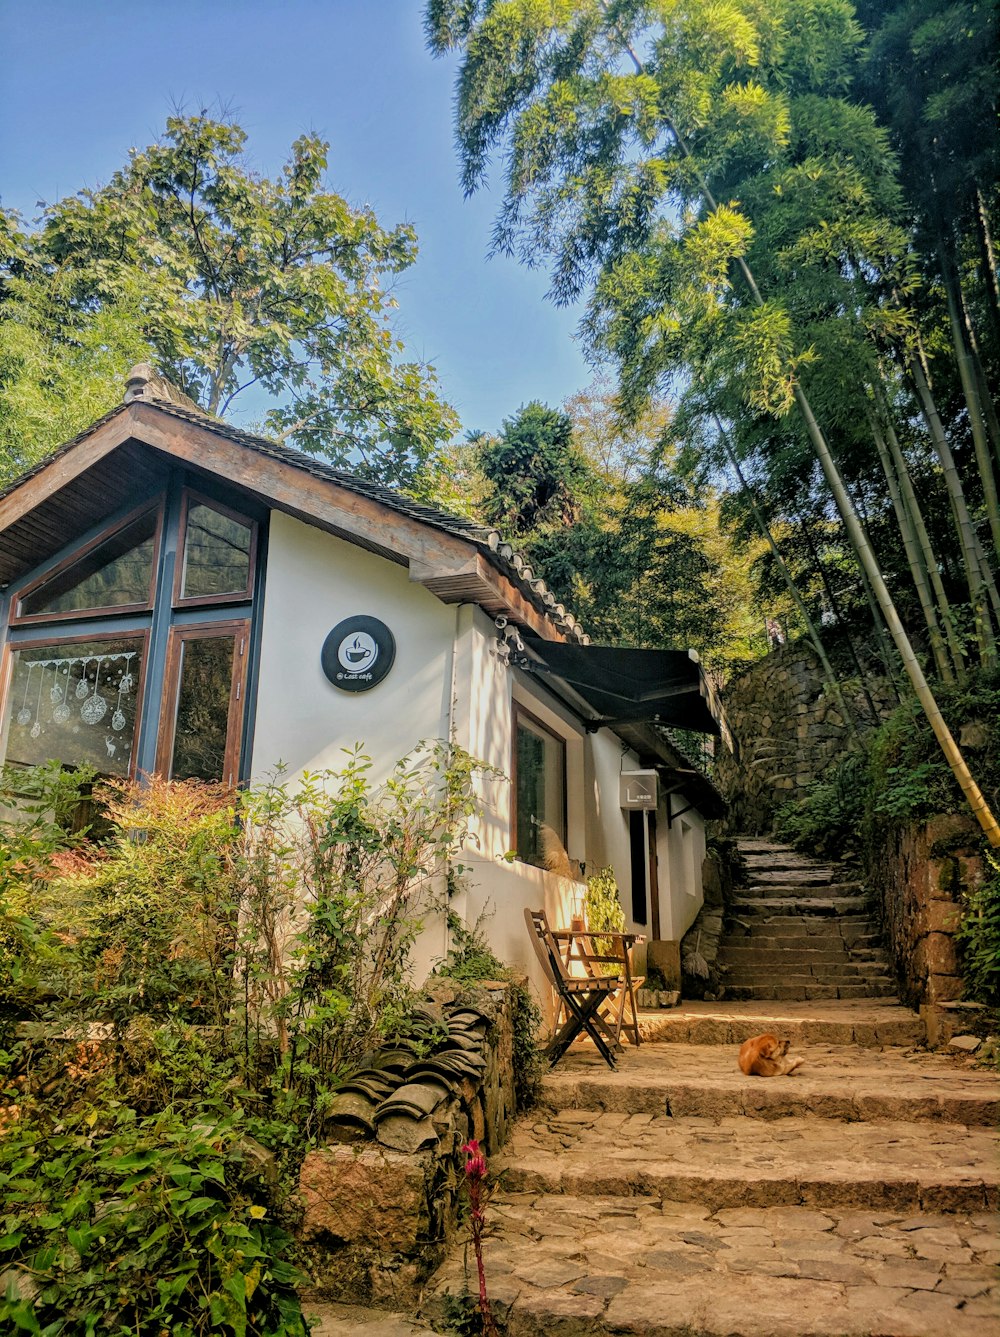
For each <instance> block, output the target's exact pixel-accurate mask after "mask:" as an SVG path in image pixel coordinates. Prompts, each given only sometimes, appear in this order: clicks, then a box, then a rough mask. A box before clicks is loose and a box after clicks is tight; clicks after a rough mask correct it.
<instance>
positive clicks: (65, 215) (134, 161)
mask: <svg viewBox="0 0 1000 1337" xmlns="http://www.w3.org/2000/svg"><path fill="white" fill-rule="evenodd" d="M245 143H246V135H245V133H244V131H243V130H242V129H241V128H240V127H239V126H238V125H236V124H235V123H233V122H232V121H227V120H214V119H212V118H211V117H209V116H208V115H207V114H205V113H202V114H199V115H193V116H173V117H171V118H170V119H169V120H168V121H167V127H166V132H165V134H164V136H163V138H162V139H161V140H160V141H159V142H157V143H155V144H152V145H150V146H149V147H148V148H145V149H141V150H138V149H133V150H132V151H131V152H130V154H129V160H128V163H127V164H126V165H125V166H124V167H123V168H121V169H120V170H119V171H117V172H116V173H115V174H114V176H113V177H112V178H111V180H110V182H109V183H108V184H107V185H106V186H103V187H101V188H100V189H97V190H85V191H81V192H80V193H79V194H78V195H76V196H73V197H70V198H67V199H64V200H61V201H59V202H58V203H56V204H53V205H50V206H49V207H48V208H47V209H46V210H45V211H44V213H43V215H42V218H41V220H40V226H39V227H38V229H37V231H35V232H33V233H31V234H30V236H28V237H26V238H24V241H23V246H22V247H21V248H20V250H21V254H19V255H11V256H8V257H7V260H6V263H5V264H4V266H3V269H2V271H0V301H4V299H7V298H10V297H11V296H12V295H13V296H14V297H19V298H20V299H22V300H29V297H28V293H27V292H26V289H27V288H28V287H29V286H38V285H42V286H44V285H52V286H53V287H57V288H58V289H59V292H60V298H61V300H62V301H63V302H65V303H67V304H68V309H69V318H70V320H71V321H73V320H82V319H83V317H84V316H92V315H94V314H100V313H105V312H109V311H116V310H120V309H121V308H122V307H123V305H124V306H127V307H130V306H132V305H134V303H135V301H136V300H138V306H139V309H138V313H137V315H138V329H139V331H140V333H141V337H142V339H143V340H144V341H145V342H147V343H148V345H149V347H150V349H151V350H152V354H153V360H154V361H155V362H156V364H157V365H158V367H159V370H160V371H161V372H163V374H164V375H166V376H167V377H168V378H169V379H170V380H172V381H174V382H175V384H177V385H179V386H180V387H181V389H183V390H184V391H185V392H186V393H187V394H188V395H189V396H190V397H191V398H192V399H194V400H195V401H196V402H197V403H198V404H200V405H201V406H202V407H203V408H204V409H206V410H207V411H208V412H210V413H219V414H225V413H226V412H228V411H229V410H230V408H231V407H232V406H233V404H234V403H235V402H236V400H237V397H238V396H240V395H242V394H244V393H245V392H246V391H247V390H249V389H250V387H252V386H256V387H258V392H259V391H261V390H262V391H264V392H266V394H267V396H268V397H269V400H270V407H268V408H267V410H266V414H265V419H264V429H265V430H266V431H267V432H268V433H269V434H271V435H273V436H276V437H277V438H278V439H279V440H282V441H285V442H287V443H289V444H292V445H295V446H298V447H301V448H302V449H303V450H308V451H312V452H316V453H322V454H324V455H326V456H327V457H328V458H329V459H331V460H332V461H333V462H334V463H336V464H338V465H342V466H348V467H353V468H356V469H359V470H360V471H363V472H366V473H368V474H370V475H371V476H374V477H377V478H378V479H380V480H381V481H383V482H386V483H389V484H393V485H396V486H401V487H404V488H408V489H410V490H415V491H417V492H420V491H425V490H426V489H427V488H428V487H430V486H431V475H432V473H433V466H434V465H435V463H436V461H437V457H438V454H439V451H440V447H441V446H442V443H443V442H445V441H446V439H447V438H448V437H449V436H450V434H451V432H452V430H453V428H454V427H455V425H456V422H455V418H454V415H453V413H452V411H451V410H450V409H449V408H448V407H447V405H445V404H444V403H443V402H442V401H441V400H440V399H439V397H438V395H437V392H436V389H435V379H434V375H433V372H432V370H431V369H430V368H428V367H426V366H421V365H419V364H417V363H415V362H413V361H407V360H405V357H404V349H403V345H402V343H401V342H400V340H399V339H398V338H397V337H396V335H395V333H394V332H393V328H392V312H393V309H394V308H395V305H396V302H395V299H394V298H393V296H392V291H391V285H392V282H393V281H394V279H395V277H396V276H397V275H398V274H399V273H401V272H402V271H403V270H404V269H406V268H407V266H408V265H410V264H412V262H413V260H414V258H415V256H416V238H415V235H414V233H413V230H412V228H410V227H409V226H407V225H402V224H401V225H399V226H397V227H394V228H391V229H386V228H383V227H382V226H381V225H380V224H379V222H378V220H377V219H376V217H375V215H374V213H373V212H372V211H371V210H370V209H368V208H357V209H356V208H352V207H351V206H349V205H348V204H347V202H346V201H345V200H344V199H343V198H342V197H341V196H339V195H337V194H335V193H334V192H332V191H330V190H328V189H326V188H325V186H324V184H323V175H324V172H325V169H326V165H327V145H326V144H324V143H323V142H322V141H321V140H319V139H317V138H315V137H314V136H310V135H306V136H303V137H301V138H300V139H298V140H296V142H295V143H294V144H293V146H292V151H291V156H290V158H289V160H288V162H287V163H286V164H285V165H284V167H283V168H282V171H281V173H280V175H279V176H278V177H277V178H276V179H273V180H272V179H269V178H267V177H264V176H261V175H259V174H257V173H256V172H253V171H251V170H250V169H249V167H248V166H247V165H246V162H245V160H244V157H243V152H244V147H245ZM10 226H11V225H10V221H9V220H8V227H10ZM8 249H10V248H8ZM12 314H13V313H11V312H9V311H7V310H5V309H4V306H3V305H0V319H9V318H11V316H12ZM56 333H57V335H58V336H59V337H61V334H62V327H61V326H60V327H59V330H58V331H57V332H56ZM49 337H52V336H51V335H50V336H49Z"/></svg>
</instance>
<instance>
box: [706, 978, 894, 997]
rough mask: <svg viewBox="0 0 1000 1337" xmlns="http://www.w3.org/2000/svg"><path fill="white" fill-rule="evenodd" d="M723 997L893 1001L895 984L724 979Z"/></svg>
mask: <svg viewBox="0 0 1000 1337" xmlns="http://www.w3.org/2000/svg"><path fill="white" fill-rule="evenodd" d="M725 989H726V997H727V998H733V999H736V1000H737V1001H740V1002H753V1001H755V1000H757V999H760V1000H762V1001H763V1000H766V999H774V1000H776V1001H779V1002H780V1001H781V1000H783V999H785V1000H788V1001H796V1000H797V1001H799V1002H809V1001H811V1000H813V999H830V998H892V997H893V996H894V995H895V993H896V985H895V983H894V982H893V981H892V980H889V979H886V980H885V981H884V982H883V983H879V982H877V981H872V982H868V981H865V982H864V983H841V982H837V983H829V982H826V983H824V982H823V981H821V980H807V981H804V982H802V983H796V982H795V979H794V978H783V980H782V983H781V984H775V983H774V982H773V980H772V981H770V982H767V983H761V984H736V983H731V982H730V981H729V979H728V978H727V979H726V981H725Z"/></svg>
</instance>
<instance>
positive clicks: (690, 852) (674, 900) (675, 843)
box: [656, 794, 705, 942]
mask: <svg viewBox="0 0 1000 1337" xmlns="http://www.w3.org/2000/svg"><path fill="white" fill-rule="evenodd" d="M671 802H672V803H673V805H674V807H676V808H681V807H686V806H687V801H686V800H685V799H684V798H683V797H682V796H681V795H678V794H675V795H673V796H672V798H671ZM656 821H657V833H656V834H657V847H658V849H657V853H658V856H659V868H658V872H659V883H660V933H661V936H662V937H663V938H664V939H665V940H668V941H674V942H679V941H680V940H681V938H683V936H684V934H685V933H686V932H687V931H688V929H689V928H690V927H691V925H692V924H693V923H694V921H695V918H696V917H697V914H698V911H699V910H700V909H701V906H702V902H703V901H704V895H703V893H702V886H701V865H702V863H703V861H704V858H705V822H704V820H703V818H702V817H701V815H700V814H699V813H697V812H695V811H694V809H691V810H690V811H689V812H686V813H685V814H684V815H683V817H677V818H675V819H674V821H673V824H672V825H671V826H669V827H668V824H667V813H666V808H665V807H664V806H662V805H661V808H660V811H659V812H658V813H657V818H656Z"/></svg>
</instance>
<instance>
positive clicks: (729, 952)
mask: <svg viewBox="0 0 1000 1337" xmlns="http://www.w3.org/2000/svg"><path fill="white" fill-rule="evenodd" d="M766 941H767V943H768V945H767V946H764V945H763V944H762V943H760V942H758V941H757V939H756V938H739V939H736V940H734V941H729V940H724V941H723V943H722V946H721V947H720V948H719V956H718V960H719V961H720V962H721V963H722V964H723V965H733V966H738V965H743V964H753V965H760V966H780V965H787V964H789V963H791V962H794V963H797V964H800V965H809V966H813V965H820V964H823V963H824V962H825V963H828V964H830V965H837V964H844V963H847V964H855V965H866V964H875V963H878V964H879V965H882V964H884V961H885V956H884V953H882V952H880V951H879V950H878V949H877V948H875V947H859V948H856V949H855V950H854V951H851V950H850V949H849V948H848V947H847V946H846V945H845V944H844V943H843V942H842V941H841V940H840V939H839V938H836V939H833V940H832V941H831V942H830V944H829V945H828V946H823V947H817V946H814V945H812V946H808V947H806V946H802V947H800V946H797V945H796V946H791V945H789V946H787V947H778V946H776V945H775V944H776V943H777V941H778V939H776V938H770V939H767V940H766ZM806 941H807V942H809V943H811V944H815V943H816V942H817V941H818V939H816V938H809V939H806Z"/></svg>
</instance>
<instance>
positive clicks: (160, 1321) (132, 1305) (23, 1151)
mask: <svg viewBox="0 0 1000 1337" xmlns="http://www.w3.org/2000/svg"><path fill="white" fill-rule="evenodd" d="M258 1174H259V1170H258V1164H257V1162H256V1160H255V1159H254V1158H253V1157H252V1156H250V1155H249V1154H248V1150H247V1146H246V1144H245V1142H244V1141H243V1140H242V1139H241V1137H240V1135H239V1132H238V1130H237V1127H236V1121H235V1120H234V1119H233V1118H229V1119H219V1120H217V1121H215V1122H211V1123H209V1122H206V1123H203V1124H198V1125H189V1124H186V1123H185V1122H184V1121H183V1120H182V1119H181V1118H180V1117H179V1116H178V1115H176V1114H173V1113H171V1112H169V1111H167V1112H164V1113H161V1114H159V1115H156V1116H154V1117H150V1118H145V1119H141V1118H137V1117H136V1115H135V1112H134V1111H133V1110H130V1109H128V1108H127V1107H124V1106H115V1105H111V1106H107V1107H105V1109H104V1110H102V1111H101V1112H100V1113H98V1112H97V1111H95V1110H91V1111H90V1112H89V1113H82V1112H81V1113H78V1114H76V1115H73V1116H71V1117H69V1118H61V1119H58V1120H56V1119H54V1118H52V1117H51V1116H46V1115H44V1114H42V1113H40V1112H39V1113H35V1114H33V1115H26V1116H25V1117H23V1118H21V1119H19V1120H18V1121H16V1122H15V1123H14V1124H13V1126H12V1127H10V1128H9V1129H8V1130H7V1132H6V1135H5V1136H4V1137H2V1138H0V1201H2V1202H3V1207H2V1209H0V1271H4V1272H5V1274H6V1277H7V1282H8V1284H7V1288H6V1294H5V1295H3V1296H0V1324H2V1325H3V1328H4V1330H5V1331H8V1332H13V1331H21V1332H26V1333H45V1334H46V1335H47V1337H49V1335H50V1334H51V1337H59V1334H65V1337H76V1334H92V1333H100V1334H102V1337H111V1335H113V1334H121V1337H125V1335H126V1334H131V1335H132V1337H159V1334H161V1333H164V1332H169V1333H171V1334H172V1335H173V1337H196V1335H197V1334H203V1333H204V1334H208V1333H232V1334H239V1335H240V1337H245V1335H247V1334H261V1337H263V1335H264V1334H267V1337H296V1335H297V1334H306V1333H307V1332H308V1330H309V1329H308V1326H307V1324H306V1322H305V1319H304V1318H303V1315H302V1310H301V1307H300V1304H299V1301H298V1298H297V1296H296V1293H295V1289H294V1288H295V1285H296V1283H298V1282H300V1281H301V1280H302V1278H301V1277H300V1276H299V1274H298V1273H297V1271H296V1269H295V1268H294V1267H293V1266H292V1265H291V1264H290V1262H289V1261H288V1252H289V1248H290V1245H291V1239H290V1237H289V1236H288V1235H287V1234H286V1233H285V1232H284V1231H283V1230H282V1229H280V1227H279V1226H277V1225H276V1224H274V1222H273V1221H272V1220H271V1219H270V1214H269V1209H268V1207H267V1206H266V1205H265V1203H266V1196H267V1195H266V1192H265V1191H264V1190H263V1189H262V1186H261V1184H260V1182H259V1178H258Z"/></svg>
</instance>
